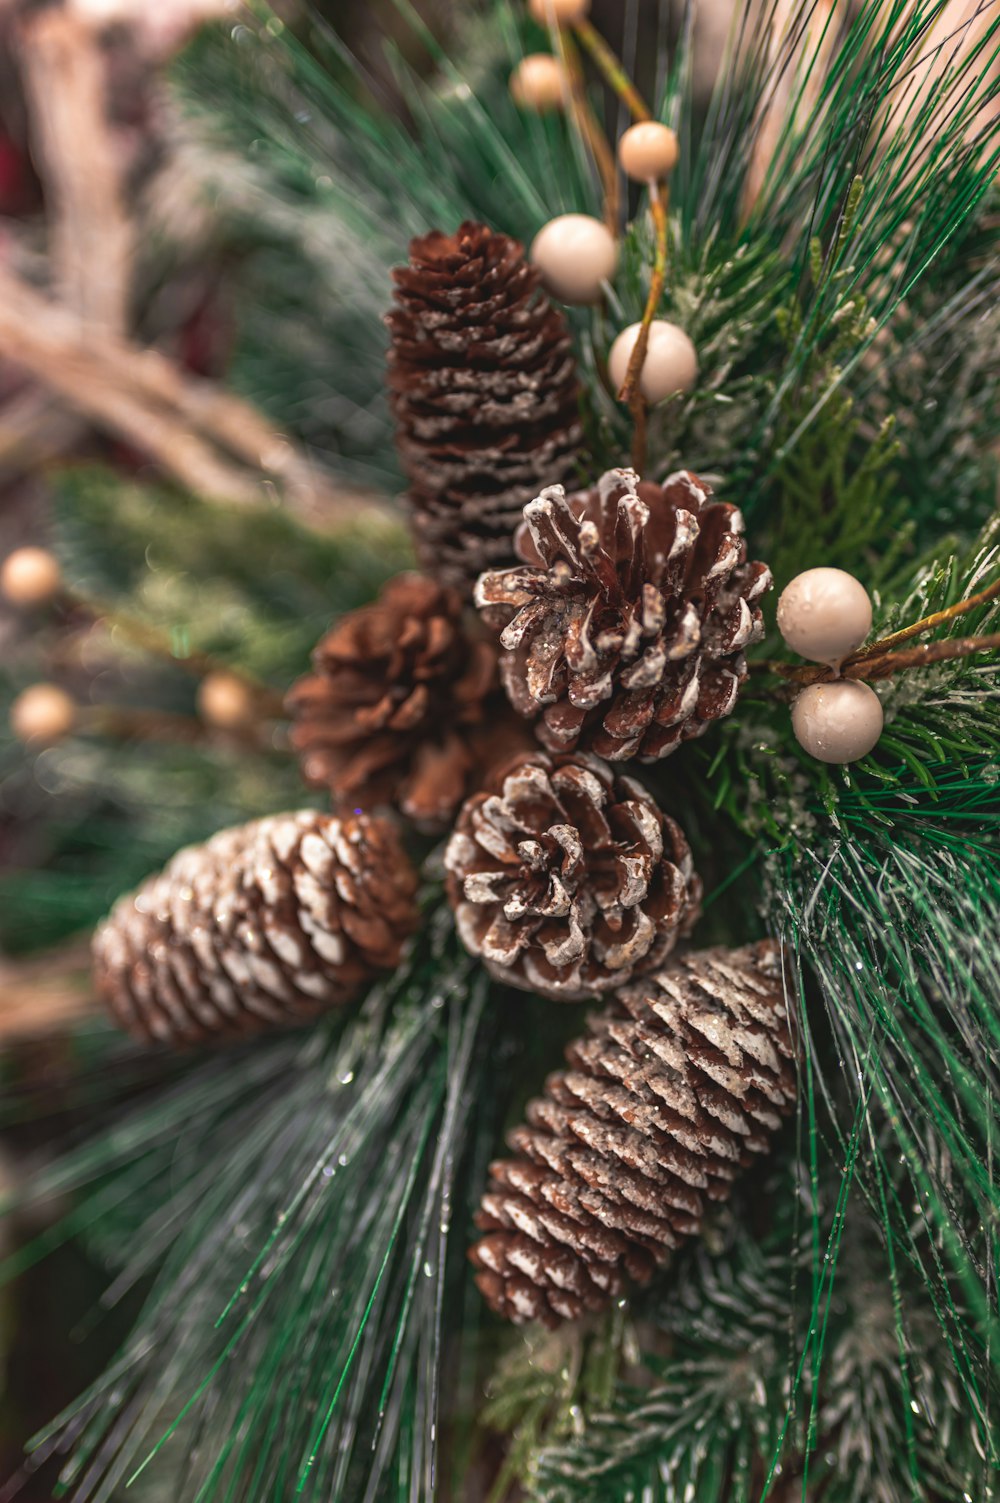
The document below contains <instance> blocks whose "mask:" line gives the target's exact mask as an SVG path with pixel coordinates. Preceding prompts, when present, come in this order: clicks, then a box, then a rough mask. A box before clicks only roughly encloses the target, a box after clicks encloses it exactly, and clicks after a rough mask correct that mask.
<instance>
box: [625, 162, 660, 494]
mask: <svg viewBox="0 0 1000 1503" xmlns="http://www.w3.org/2000/svg"><path fill="white" fill-rule="evenodd" d="M668 202H669V189H668V188H667V185H666V184H665V183H650V185H649V212H650V214H651V215H652V216H653V225H654V227H655V230H656V254H655V257H654V259H653V274H652V276H651V277H650V279H649V292H648V293H647V295H646V306H645V308H644V309H643V314H642V323H641V324H640V326H639V337H638V338H637V339H636V342H635V347H634V348H633V350H632V354H631V356H630V357H629V362H628V370H627V371H626V372H625V380H624V381H623V382H622V387H621V391H620V392H619V393H618V400H619V402H627V403H629V404H631V402H632V398H633V397H634V396H635V394H636V392H637V391H638V389H639V379H640V377H641V376H642V368H643V366H644V365H645V363H646V353H647V351H648V349H649V326H650V324H651V323H652V322H653V318H654V316H655V314H656V310H657V308H658V307H659V306H660V299H661V298H662V296H663V289H664V286H665V285H666V280H667V230H668V220H667V205H668ZM637 468H638V467H637ZM640 474H641V471H640Z"/></svg>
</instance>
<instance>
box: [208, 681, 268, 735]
mask: <svg viewBox="0 0 1000 1503" xmlns="http://www.w3.org/2000/svg"><path fill="white" fill-rule="evenodd" d="M198 714H199V715H200V716H201V718H202V720H204V722H205V724H206V725H211V726H214V727H215V728H216V730H220V731H235V730H239V729H241V728H242V727H244V726H248V725H252V724H253V721H254V718H255V715H254V702H253V695H252V694H251V693H250V690H249V688H248V687H247V685H246V683H245V682H244V680H243V679H241V678H238V677H237V675H236V674H235V673H227V672H226V671H225V669H216V670H215V671H214V672H212V673H207V674H206V675H205V677H204V678H203V679H202V681H201V683H200V684H199V685H198Z"/></svg>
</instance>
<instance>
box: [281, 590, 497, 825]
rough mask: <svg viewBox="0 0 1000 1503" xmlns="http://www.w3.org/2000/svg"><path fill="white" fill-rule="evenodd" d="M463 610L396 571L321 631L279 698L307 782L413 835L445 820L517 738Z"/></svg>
mask: <svg viewBox="0 0 1000 1503" xmlns="http://www.w3.org/2000/svg"><path fill="white" fill-rule="evenodd" d="M464 614H465V613H464V607H463V604H462V600H461V597H460V596H459V595H458V593H457V592H456V591H455V590H452V589H450V588H448V587H447V586H446V585H440V584H437V583H436V582H435V581H434V580H432V579H427V578H426V577H425V576H423V575H420V574H399V575H397V576H396V578H395V579H391V580H390V581H389V583H388V584H387V585H386V586H385V588H384V589H383V590H382V593H381V595H380V596H379V598H378V600H376V601H375V602H374V604H372V605H368V606H364V607H363V608H362V609H361V610H357V611H351V612H350V614H349V615H346V616H344V617H342V618H341V620H339V621H338V622H337V623H336V624H335V625H334V626H333V627H332V628H331V630H330V631H329V632H328V633H327V634H326V636H325V637H324V638H323V639H322V641H321V642H320V643H319V646H318V647H317V648H316V651H315V653H314V654H313V665H314V668H315V672H314V673H311V674H309V675H308V676H307V677H305V678H302V679H300V680H299V682H298V683H297V684H295V686H294V687H293V688H292V690H291V692H290V693H289V695H288V698H287V700H286V704H287V708H288V711H289V714H290V715H291V716H292V718H293V722H294V724H293V726H292V732H291V741H292V745H293V746H294V747H295V749H296V750H297V751H298V753H299V755H300V757H301V761H302V771H303V774H304V776H305V779H306V781H307V782H308V783H310V784H311V785H312V786H313V787H317V788H328V789H329V790H330V792H331V793H332V794H333V796H334V798H335V800H337V801H338V802H339V803H350V804H358V805H360V806H362V807H364V808H369V809H370V808H373V807H376V806H378V805H380V804H394V805H396V806H397V807H398V808H399V809H400V810H401V811H402V812H403V813H404V814H405V815H407V817H408V818H410V819H412V820H414V821H415V823H416V824H418V825H420V826H421V828H423V829H428V830H438V829H441V828H442V827H443V826H444V825H446V824H447V823H448V822H449V821H450V819H451V817H452V815H453V814H454V812H455V809H456V808H457V807H458V805H459V803H460V802H461V800H462V799H463V797H464V796H465V793H466V790H467V785H468V781H469V778H470V774H472V773H473V771H474V770H481V768H482V766H483V764H484V763H485V762H488V761H489V760H490V759H491V758H492V756H493V754H494V752H495V751H496V749H497V747H498V746H499V745H501V744H502V743H503V737H504V735H505V732H506V733H508V734H513V735H515V736H516V735H517V727H515V726H513V725H512V724H511V722H512V721H513V720H514V716H513V715H512V713H511V711H510V709H509V707H508V706H507V704H506V701H505V699H504V696H503V693H502V691H501V689H500V685H499V678H498V675H497V662H496V658H497V654H496V649H495V647H494V646H493V645H492V643H490V642H488V641H486V640H484V638H483V636H482V635H481V632H482V628H481V627H479V624H478V622H476V620H475V617H474V616H473V618H472V620H471V621H468V620H466V619H464ZM521 724H522V725H523V722H521ZM522 735H523V732H522ZM514 744H515V746H516V744H517V743H516V742H515V743H514ZM511 749H512V750H513V747H512V748H511Z"/></svg>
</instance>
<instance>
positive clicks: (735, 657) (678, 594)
mask: <svg viewBox="0 0 1000 1503" xmlns="http://www.w3.org/2000/svg"><path fill="white" fill-rule="evenodd" d="M710 496H711V491H710V489H709V487H708V486H707V485H706V484H705V483H704V482H703V481H701V480H699V479H698V478H697V476H695V475H692V474H690V473H689V472H688V471H681V472H679V473H678V474H676V475H671V476H670V477H669V478H668V479H667V480H666V481H665V482H664V483H663V485H654V484H652V483H650V482H648V481H640V480H639V478H638V476H637V475H636V474H635V472H634V471H633V470H610V471H609V472H608V473H607V474H606V475H604V476H603V477H602V478H601V480H600V481H599V482H598V484H597V485H596V486H594V487H593V488H592V489H591V490H589V491H580V492H578V493H576V494H572V495H569V496H567V495H566V493H565V491H564V489H563V487H562V486H561V485H553V486H549V487H547V488H546V489H545V490H543V491H542V493H541V495H540V496H538V497H537V498H536V499H535V500H534V501H532V502H530V503H529V504H528V505H527V506H526V507H525V509H524V524H523V526H522V527H521V528H520V529H519V530H518V533H517V540H516V549H517V553H518V556H519V557H520V558H521V559H522V560H523V563H522V564H521V565H519V566H518V567H516V568H513V569H505V570H500V571H494V572H492V573H487V574H484V575H483V576H482V578H481V579H480V580H479V582H478V584H477V586H476V596H475V598H476V604H477V606H479V608H480V610H481V611H482V612H483V615H484V617H485V618H486V620H487V621H488V622H489V623H490V625H491V626H493V627H494V628H502V634H501V637H500V642H501V645H502V647H503V649H504V650H503V654H502V657H501V663H500V668H501V673H502V675H503V679H504V684H505V686H506V689H507V693H508V695H509V696H510V700H511V703H512V704H513V705H514V707H515V709H517V710H518V711H519V712H520V713H521V714H522V715H524V716H527V717H529V718H532V719H533V718H535V717H537V716H540V717H541V718H540V720H539V721H538V725H537V727H536V729H537V732H538V735H539V737H540V739H541V741H542V742H543V743H544V745H545V746H547V747H548V748H549V750H550V751H573V750H575V749H576V748H577V747H580V748H582V749H583V750H585V751H592V752H595V753H596V754H597V755H598V756H600V757H605V758H607V759H608V760H609V761H621V760H623V759H625V758H629V757H638V758H639V759H640V760H641V761H643V762H655V761H656V760H657V759H658V758H660V757H664V756H666V755H667V754H668V753H669V752H672V751H673V750H674V748H675V747H676V746H678V745H679V744H680V742H681V741H686V740H689V739H690V738H691V737H693V736H700V735H701V734H702V732H703V731H704V730H705V729H706V727H707V726H708V724H709V722H710V721H712V720H716V719H718V717H719V716H721V715H728V714H729V712H730V710H732V708H733V706H734V705H735V703H736V696H737V693H738V692H739V687H740V684H741V682H742V680H743V679H744V677H745V676H746V661H745V659H744V656H743V651H744V648H746V647H747V646H748V645H749V644H750V643H751V642H755V641H757V640H758V639H759V638H760V636H761V635H762V633H763V624H762V621H761V613H760V605H759V601H760V598H761V596H762V595H763V594H764V593H765V591H766V590H767V589H769V588H770V585H771V572H770V570H769V569H768V568H767V567H766V565H764V564H760V563H747V562H746V543H745V541H744V539H743V536H742V530H743V519H742V517H741V516H740V513H739V512H738V511H737V509H736V507H734V506H730V505H728V504H725V503H723V502H719V501H712V500H711V499H710Z"/></svg>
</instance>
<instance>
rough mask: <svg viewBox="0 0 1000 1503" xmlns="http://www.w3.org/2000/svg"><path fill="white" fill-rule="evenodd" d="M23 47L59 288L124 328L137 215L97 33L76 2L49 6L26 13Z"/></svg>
mask: <svg viewBox="0 0 1000 1503" xmlns="http://www.w3.org/2000/svg"><path fill="white" fill-rule="evenodd" d="M20 52H21V65H22V73H23V77H24V83H25V88H26V90H27V94H28V100H29V104H30V118H31V122H32V127H33V135H34V137H35V139H34V143H33V144H34V156H35V161H36V163H37V164H38V166H39V170H40V172H41V175H42V179H43V182H44V186H45V196H46V203H47V205H48V209H49V214H48V225H49V245H50V262H51V268H52V285H53V288H54V290H55V291H56V292H57V293H58V295H59V297H60V299H61V301H62V302H63V304H64V305H65V306H66V308H67V309H71V310H72V311H73V312H74V313H76V314H77V315H78V316H79V318H80V321H81V323H83V324H85V325H93V326H95V327H97V328H100V329H105V330H107V331H108V332H110V333H113V334H124V333H125V330H126V327H127V319H128V305H129V292H130V286H131V272H132V251H133V239H132V223H131V220H130V218H129V216H128V214H127V213H126V210H125V205H124V202H123V196H122V191H121V190H122V185H121V152H120V149H119V147H118V145H117V144H116V142H115V140H114V135H113V132H112V129H111V126H110V125H109V123H108V118H107V73H106V65H105V60H104V56H103V55H102V52H101V48H100V45H99V41H98V37H97V34H96V32H95V30H94V28H93V26H92V25H91V24H89V23H88V22H87V21H86V20H84V19H83V18H81V17H80V16H78V15H74V14H73V13H72V12H71V11H67V10H54V9H53V10H45V11H42V12H40V13H39V14H37V15H35V16H32V17H29V18H27V19H26V20H25V21H24V23H23V25H22V27H21V33H20Z"/></svg>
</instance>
